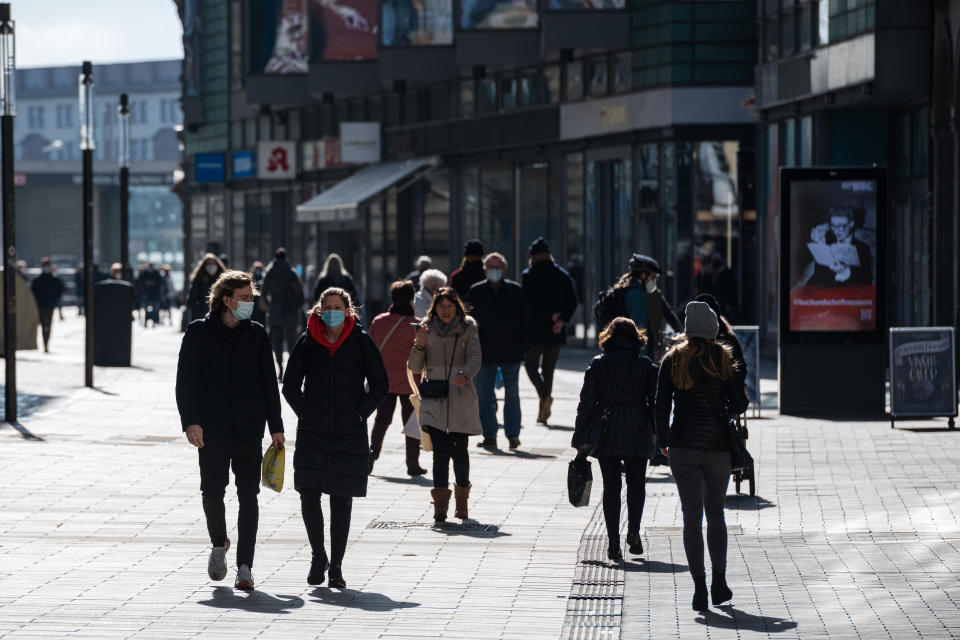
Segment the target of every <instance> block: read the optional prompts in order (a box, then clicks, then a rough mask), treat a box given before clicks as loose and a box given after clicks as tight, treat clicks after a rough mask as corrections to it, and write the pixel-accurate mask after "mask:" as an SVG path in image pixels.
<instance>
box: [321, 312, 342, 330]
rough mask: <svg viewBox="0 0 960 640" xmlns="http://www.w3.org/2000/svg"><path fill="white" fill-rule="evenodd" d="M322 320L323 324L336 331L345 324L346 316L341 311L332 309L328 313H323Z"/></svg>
mask: <svg viewBox="0 0 960 640" xmlns="http://www.w3.org/2000/svg"><path fill="white" fill-rule="evenodd" d="M320 319H321V320H323V324H325V325H327V326H328V327H330V328H331V329H336V328H337V327H339V326H340V325H342V324H343V321H344V320H345V319H346V314H345V313H344V312H343V311H340V310H339V309H330V310H328V311H323V312H321V313H320Z"/></svg>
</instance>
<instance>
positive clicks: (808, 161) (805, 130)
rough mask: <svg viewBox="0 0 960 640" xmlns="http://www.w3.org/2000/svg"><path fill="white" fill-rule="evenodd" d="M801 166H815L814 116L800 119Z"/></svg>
mask: <svg viewBox="0 0 960 640" xmlns="http://www.w3.org/2000/svg"><path fill="white" fill-rule="evenodd" d="M800 166H801V167H812V166H813V116H804V117H803V118H801V119H800Z"/></svg>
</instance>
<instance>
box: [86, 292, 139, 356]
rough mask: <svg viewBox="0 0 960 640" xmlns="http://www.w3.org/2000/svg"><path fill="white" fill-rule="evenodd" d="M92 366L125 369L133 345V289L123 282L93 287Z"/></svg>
mask: <svg viewBox="0 0 960 640" xmlns="http://www.w3.org/2000/svg"><path fill="white" fill-rule="evenodd" d="M93 300H94V317H93V320H94V323H95V324H94V327H93V363H94V364H95V365H97V366H98V367H129V366H130V352H131V345H132V342H133V328H132V320H133V313H132V309H133V301H134V288H133V285H131V284H130V283H129V282H124V281H123V280H104V281H103V282H98V283H97V284H95V285H94V286H93Z"/></svg>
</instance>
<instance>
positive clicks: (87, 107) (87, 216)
mask: <svg viewBox="0 0 960 640" xmlns="http://www.w3.org/2000/svg"><path fill="white" fill-rule="evenodd" d="M78 100H79V109H78V110H77V113H78V114H79V120H80V150H81V151H82V152H83V308H84V319H85V320H86V345H85V348H84V384H85V385H86V386H88V387H92V386H93V326H94V325H93V321H94V318H93V314H94V304H93V275H94V269H93V150H94V149H95V148H96V143H95V142H94V138H93V119H94V108H93V65H92V64H91V63H90V62H89V61H84V63H83V70H82V72H81V73H80V78H79V94H78Z"/></svg>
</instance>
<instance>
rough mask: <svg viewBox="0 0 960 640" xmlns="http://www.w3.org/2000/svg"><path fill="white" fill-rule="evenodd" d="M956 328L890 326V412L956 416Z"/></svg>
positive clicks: (910, 414) (924, 415)
mask: <svg viewBox="0 0 960 640" xmlns="http://www.w3.org/2000/svg"><path fill="white" fill-rule="evenodd" d="M955 344H956V343H955V341H954V329H953V327H916V328H907V327H895V328H891V329H890V415H891V416H893V417H900V416H914V417H921V416H923V417H935V416H956V415H957V381H956V376H955V372H954V363H955V362H956V358H955V355H954V354H955V346H954V345H955Z"/></svg>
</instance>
